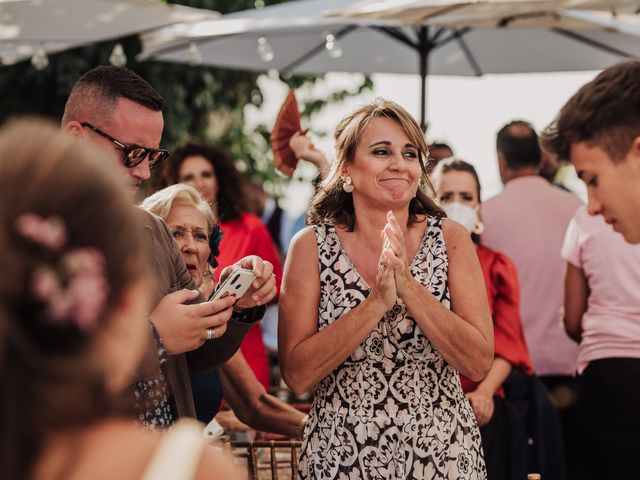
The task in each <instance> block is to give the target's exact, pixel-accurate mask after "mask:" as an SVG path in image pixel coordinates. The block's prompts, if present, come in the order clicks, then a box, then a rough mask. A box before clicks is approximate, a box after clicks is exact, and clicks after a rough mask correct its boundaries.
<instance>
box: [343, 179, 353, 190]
mask: <svg viewBox="0 0 640 480" xmlns="http://www.w3.org/2000/svg"><path fill="white" fill-rule="evenodd" d="M343 182H344V183H343V184H342V189H343V190H344V191H345V192H347V193H351V192H353V183H352V181H351V177H350V176H349V175H346V176H345V177H344V179H343Z"/></svg>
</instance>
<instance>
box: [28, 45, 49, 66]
mask: <svg viewBox="0 0 640 480" xmlns="http://www.w3.org/2000/svg"><path fill="white" fill-rule="evenodd" d="M31 65H32V66H33V68H35V69H36V70H38V71H39V72H41V71H42V70H44V69H45V68H47V67H48V66H49V57H48V56H47V52H46V50H45V49H44V47H38V48H36V51H35V52H33V56H32V57H31Z"/></svg>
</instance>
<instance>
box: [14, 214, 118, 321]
mask: <svg viewBox="0 0 640 480" xmlns="http://www.w3.org/2000/svg"><path fill="white" fill-rule="evenodd" d="M16 227H17V229H18V231H19V232H20V233H21V235H22V236H23V237H25V238H27V239H28V240H30V241H32V242H34V243H36V244H38V245H41V246H42V247H44V248H46V249H47V250H50V251H52V252H59V251H61V250H62V249H63V247H64V245H65V244H66V241H67V231H66V228H65V225H64V223H63V221H62V220H61V219H60V218H59V217H50V218H46V219H43V218H42V217H40V216H38V215H36V214H32V213H28V214H24V215H22V216H21V217H20V218H18V220H17V222H16ZM31 280H32V285H31V288H32V292H33V294H34V295H35V297H36V298H37V299H38V300H40V301H42V302H44V303H45V305H46V315H47V317H48V319H49V320H50V321H51V322H52V323H58V324H65V323H72V324H75V325H76V326H77V327H78V328H79V329H80V330H83V331H90V330H92V329H93V328H95V325H96V323H97V321H98V318H99V317H100V315H101V313H102V312H103V310H104V308H105V305H106V301H107V297H108V295H109V283H108V282H107V279H106V275H105V260H104V255H103V254H102V253H101V252H100V251H99V250H97V249H95V248H92V247H83V248H74V249H71V250H69V252H67V253H65V254H64V255H63V256H62V257H61V258H60V260H59V261H58V262H57V264H56V265H55V266H52V265H42V266H39V267H37V268H36V269H35V271H34V273H33V276H32V279H31Z"/></svg>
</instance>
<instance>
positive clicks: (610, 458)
mask: <svg viewBox="0 0 640 480" xmlns="http://www.w3.org/2000/svg"><path fill="white" fill-rule="evenodd" d="M576 410H577V418H578V421H579V426H580V430H581V432H582V433H583V435H582V438H583V444H584V448H585V452H584V457H585V458H586V459H587V461H588V463H589V466H590V467H591V468H590V470H591V472H592V478H594V479H597V480H609V479H611V480H619V479H640V359H634V358H606V359H602V360H595V361H593V362H591V363H590V364H589V365H588V367H587V368H586V369H585V371H584V372H583V374H582V375H581V376H580V377H579V379H578V389H577V404H576ZM585 478H588V477H585Z"/></svg>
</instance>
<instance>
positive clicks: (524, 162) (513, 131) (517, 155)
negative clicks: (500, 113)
mask: <svg viewBox="0 0 640 480" xmlns="http://www.w3.org/2000/svg"><path fill="white" fill-rule="evenodd" d="M496 149H497V150H498V152H499V153H500V154H501V155H502V157H503V158H504V161H505V163H506V164H507V167H508V168H509V170H520V169H522V168H526V167H538V166H539V165H540V160H541V159H542V152H541V151H540V145H539V144H538V134H537V133H536V131H535V130H534V128H533V127H532V126H531V124H530V123H529V122H527V121H524V120H513V121H511V122H509V123H507V124H506V125H505V126H504V127H502V128H501V129H500V130H499V131H498V135H497V137H496Z"/></svg>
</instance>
